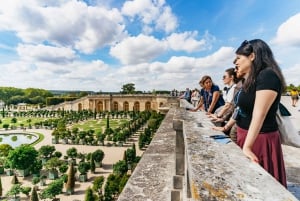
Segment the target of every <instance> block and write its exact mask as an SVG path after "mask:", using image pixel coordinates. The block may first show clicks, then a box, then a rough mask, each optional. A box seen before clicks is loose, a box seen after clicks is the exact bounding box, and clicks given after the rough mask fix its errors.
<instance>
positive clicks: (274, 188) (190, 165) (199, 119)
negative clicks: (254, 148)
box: [118, 97, 300, 201]
mask: <svg viewBox="0 0 300 201" xmlns="http://www.w3.org/2000/svg"><path fill="white" fill-rule="evenodd" d="M282 102H283V103H284V104H285V105H286V106H287V107H288V108H289V109H290V110H291V112H292V113H293V116H292V117H291V119H292V121H293V122H294V123H296V120H297V121H298V122H299V119H300V112H298V111H297V109H296V108H292V107H290V106H289V105H290V97H283V99H282ZM181 106H183V103H182V102H181ZM212 126H213V124H212V123H211V122H210V121H209V120H208V119H207V118H206V116H205V114H204V113H203V112H189V111H186V110H185V109H184V107H180V108H178V107H175V106H174V107H172V108H170V110H169V112H168V114H167V116H166V118H165V120H164V121H163V122H162V124H161V126H160V128H159V130H158V132H157V134H156V135H155V137H154V138H153V140H152V142H151V144H150V145H149V147H148V149H147V151H146V152H145V153H144V155H143V157H142V159H141V161H140V162H139V164H138V166H137V167H136V169H135V171H134V172H133V174H132V176H131V177H130V179H129V181H128V182H127V184H126V186H125V188H124V190H123V192H122V194H121V195H120V197H119V199H118V200H119V201H125V200H126V201H128V200H132V201H193V200H203V201H235V200H241V201H254V200H255V201H294V200H298V199H297V198H296V197H295V195H296V196H297V197H298V196H299V195H300V194H299V190H298V189H299V188H298V189H297V186H298V187H299V184H300V174H299V173H300V160H299V159H300V154H299V153H300V149H297V148H293V147H289V146H283V150H284V155H285V156H284V157H285V161H286V169H287V175H288V182H289V190H286V189H285V188H284V187H282V186H281V184H279V183H278V182H277V181H276V180H275V179H273V177H272V176H270V175H269V174H268V173H267V172H266V171H264V169H262V168H261V167H260V166H259V165H257V164H255V163H252V162H250V161H249V160H248V159H247V158H246V157H245V156H244V155H243V154H242V151H241V149H240V148H239V147H238V146H237V145H236V144H234V143H233V142H230V143H227V144H224V143H222V142H218V141H216V140H214V139H212V138H210V137H209V136H211V135H215V134H222V133H219V132H217V131H213V130H212V129H211V127H212ZM296 126H297V128H298V129H299V126H300V125H299V123H298V125H296ZM297 193H298V194H297ZM299 197H300V196H299ZM299 197H298V198H299Z"/></svg>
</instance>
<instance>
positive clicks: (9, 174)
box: [5, 169, 14, 176]
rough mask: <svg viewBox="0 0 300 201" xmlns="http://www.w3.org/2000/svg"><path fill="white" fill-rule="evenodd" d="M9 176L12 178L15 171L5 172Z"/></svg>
mask: <svg viewBox="0 0 300 201" xmlns="http://www.w3.org/2000/svg"><path fill="white" fill-rule="evenodd" d="M5 172H6V175H7V176H12V175H13V174H14V171H13V170H12V169H8V170H5Z"/></svg>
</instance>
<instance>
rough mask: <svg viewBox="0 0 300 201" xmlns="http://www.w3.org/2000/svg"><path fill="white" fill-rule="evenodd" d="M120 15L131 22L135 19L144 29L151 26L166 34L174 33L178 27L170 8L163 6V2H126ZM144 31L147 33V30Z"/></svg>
mask: <svg viewBox="0 0 300 201" xmlns="http://www.w3.org/2000/svg"><path fill="white" fill-rule="evenodd" d="M122 13H123V14H124V15H126V16H129V17H131V18H132V20H134V18H135V17H137V18H138V20H141V21H142V23H143V24H144V26H146V27H147V26H150V25H153V26H154V27H155V28H156V30H162V31H164V32H166V33H170V32H171V31H174V30H175V29H176V28H177V26H178V22H177V18H176V16H175V15H174V14H173V13H172V10H171V8H170V7H169V6H167V5H166V4H165V0H133V1H126V2H125V3H124V5H123V8H122ZM144 30H147V31H149V28H145V29H144Z"/></svg>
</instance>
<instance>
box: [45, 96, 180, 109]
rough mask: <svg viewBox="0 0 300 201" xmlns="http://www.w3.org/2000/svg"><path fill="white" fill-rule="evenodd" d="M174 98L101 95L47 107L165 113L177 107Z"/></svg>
mask: <svg viewBox="0 0 300 201" xmlns="http://www.w3.org/2000/svg"><path fill="white" fill-rule="evenodd" d="M178 104H179V102H178V99H177V98H176V97H172V96H170V95H165V94H103V95H88V96H85V97H82V98H80V99H77V100H74V101H67V102H63V103H61V104H58V105H53V106H49V107H47V109H49V110H73V111H81V110H92V111H96V112H101V111H145V110H155V111H158V112H166V110H168V109H169V107H170V106H172V105H176V106H178Z"/></svg>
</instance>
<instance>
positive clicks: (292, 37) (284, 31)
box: [271, 13, 300, 47]
mask: <svg viewBox="0 0 300 201" xmlns="http://www.w3.org/2000/svg"><path fill="white" fill-rule="evenodd" d="M299 25H300V13H298V14H296V15H294V16H292V17H290V18H289V19H288V20H287V21H285V22H284V23H282V24H281V25H280V26H279V28H278V30H277V33H276V37H275V38H274V39H272V41H271V42H272V43H274V44H276V45H282V46H298V47H299V46H300V34H299V33H300V26H299Z"/></svg>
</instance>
